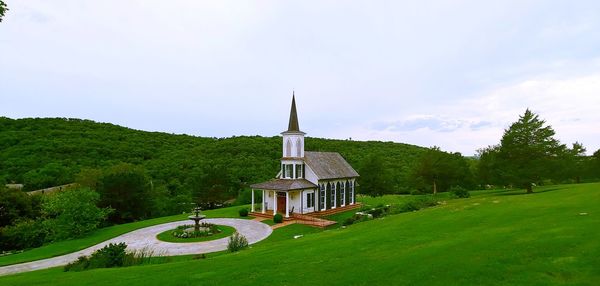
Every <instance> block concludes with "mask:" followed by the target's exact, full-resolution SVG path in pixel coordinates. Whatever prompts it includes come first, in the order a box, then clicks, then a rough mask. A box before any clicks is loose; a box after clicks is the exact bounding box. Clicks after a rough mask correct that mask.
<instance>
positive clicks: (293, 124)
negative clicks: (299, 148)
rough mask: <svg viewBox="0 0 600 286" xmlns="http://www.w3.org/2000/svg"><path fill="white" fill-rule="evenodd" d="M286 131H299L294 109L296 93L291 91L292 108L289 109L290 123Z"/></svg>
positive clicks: (296, 114) (296, 113)
mask: <svg viewBox="0 0 600 286" xmlns="http://www.w3.org/2000/svg"><path fill="white" fill-rule="evenodd" d="M287 132H300V126H299V124H298V112H297V111H296V94H295V92H293V91H292V110H291V111H290V123H289V124H288V130H287Z"/></svg>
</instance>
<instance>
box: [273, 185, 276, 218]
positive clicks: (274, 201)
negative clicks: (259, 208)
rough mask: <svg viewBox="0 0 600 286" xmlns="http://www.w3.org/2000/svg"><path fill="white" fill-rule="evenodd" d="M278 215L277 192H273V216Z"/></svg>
mask: <svg viewBox="0 0 600 286" xmlns="http://www.w3.org/2000/svg"><path fill="white" fill-rule="evenodd" d="M276 213H277V192H275V191H273V215H275V214H276Z"/></svg>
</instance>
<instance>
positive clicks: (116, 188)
mask: <svg viewBox="0 0 600 286" xmlns="http://www.w3.org/2000/svg"><path fill="white" fill-rule="evenodd" d="M97 191H98V193H99V194H100V203H99V206H100V207H102V208H111V209H114V212H112V213H111V214H110V215H109V221H111V222H114V223H123V222H130V221H134V220H139V219H144V218H146V217H147V216H148V214H149V212H150V209H151V206H152V204H151V196H150V191H151V186H150V180H149V179H148V177H147V176H146V173H145V171H144V170H143V169H142V168H140V167H136V166H134V165H131V164H126V163H122V164H118V165H115V166H113V167H110V168H108V169H107V170H105V171H104V172H103V175H102V178H100V181H99V184H98V189H97Z"/></svg>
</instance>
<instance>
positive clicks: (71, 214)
mask: <svg viewBox="0 0 600 286" xmlns="http://www.w3.org/2000/svg"><path fill="white" fill-rule="evenodd" d="M99 199H100V195H98V193H96V192H94V191H92V190H90V189H87V188H81V189H67V190H64V191H62V192H58V193H55V194H51V195H47V196H44V198H43V202H42V209H43V213H44V215H45V216H47V217H50V218H51V219H49V220H50V221H49V222H47V223H49V224H50V225H52V227H51V228H50V229H52V230H54V231H53V233H52V236H53V237H51V238H49V239H51V240H55V241H56V240H64V239H69V238H75V237H80V236H82V235H84V234H86V233H88V232H90V231H92V230H95V229H96V228H97V227H98V226H99V225H100V223H102V222H103V221H104V220H105V219H106V217H107V216H108V214H109V213H110V212H111V209H109V208H105V209H102V208H99V207H97V206H96V203H97V202H98V201H99Z"/></svg>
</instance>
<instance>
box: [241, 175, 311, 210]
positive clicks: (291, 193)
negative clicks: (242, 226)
mask: <svg viewBox="0 0 600 286" xmlns="http://www.w3.org/2000/svg"><path fill="white" fill-rule="evenodd" d="M251 188H252V205H251V212H253V213H256V212H257V211H260V213H261V214H269V211H270V213H271V214H272V215H274V214H276V213H281V214H283V216H284V217H285V218H289V217H290V215H291V214H292V213H300V214H303V213H306V212H311V211H314V204H315V193H316V190H317V185H315V184H313V183H311V182H309V181H307V180H304V179H296V180H290V179H275V180H271V181H268V182H264V183H260V184H254V185H252V186H251ZM256 191H260V192H262V199H261V202H257V200H256V195H255V192H256Z"/></svg>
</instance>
